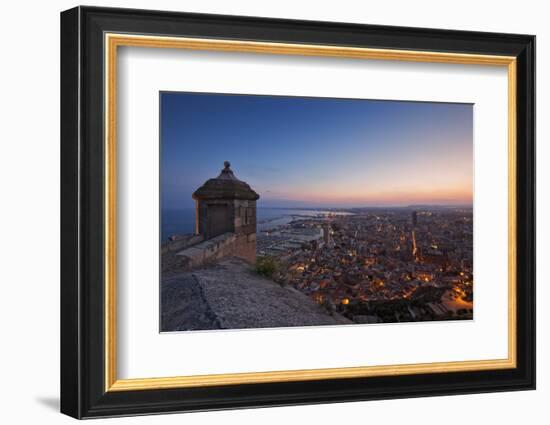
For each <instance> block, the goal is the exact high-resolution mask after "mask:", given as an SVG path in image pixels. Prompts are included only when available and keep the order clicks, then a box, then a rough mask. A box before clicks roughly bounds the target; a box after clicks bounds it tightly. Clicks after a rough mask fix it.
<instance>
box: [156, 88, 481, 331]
mask: <svg viewBox="0 0 550 425" xmlns="http://www.w3.org/2000/svg"><path fill="white" fill-rule="evenodd" d="M159 96H160V99H159V103H160V115H159V120H160V122H159V129H160V147H159V149H160V164H159V168H160V188H159V189H160V206H159V209H160V211H159V214H160V218H161V219H160V232H159V235H160V264H161V267H160V279H159V281H160V283H159V285H160V288H159V291H160V332H176V331H207V330H220V329H225V330H228V329H250V328H286V327H296V326H298V327H304V326H342V325H354V324H355V325H371V324H382V323H400V322H433V321H449V320H473V318H474V264H473V234H474V221H473V219H474V216H473V208H474V206H473V182H474V175H473V169H474V167H473V144H474V140H473V120H474V105H473V104H470V103H443V102H421V101H401V100H379V99H376V100H372V99H351V98H327V97H300V96H278V95H253V94H226V93H199V92H167V91H162V92H160V93H159Z"/></svg>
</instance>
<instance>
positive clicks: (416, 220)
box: [411, 211, 418, 227]
mask: <svg viewBox="0 0 550 425" xmlns="http://www.w3.org/2000/svg"><path fill="white" fill-rule="evenodd" d="M411 215H412V226H413V227H416V225H417V224H418V214H417V213H416V211H413V212H412V214H411Z"/></svg>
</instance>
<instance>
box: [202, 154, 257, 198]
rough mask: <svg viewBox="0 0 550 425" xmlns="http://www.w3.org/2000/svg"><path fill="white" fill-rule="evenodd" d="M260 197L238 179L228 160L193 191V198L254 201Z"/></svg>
mask: <svg viewBox="0 0 550 425" xmlns="http://www.w3.org/2000/svg"><path fill="white" fill-rule="evenodd" d="M259 197H260V195H258V194H257V193H256V192H254V191H253V190H252V189H251V188H250V186H249V185H248V184H247V183H245V182H243V181H242V180H239V179H238V178H237V177H235V174H233V170H231V164H230V163H229V161H225V162H224V168H223V170H222V171H221V172H220V175H219V176H218V177H216V178H213V179H209V180H207V181H206V182H205V183H204V184H203V185H202V186H201V187H199V188H198V189H197V190H196V191H195V192H194V193H193V199H197V200H203V199H243V200H249V201H255V200H257V199H258V198H259Z"/></svg>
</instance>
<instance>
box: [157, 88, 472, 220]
mask: <svg viewBox="0 0 550 425" xmlns="http://www.w3.org/2000/svg"><path fill="white" fill-rule="evenodd" d="M160 99H161V114H160V117H161V118H160V121H161V127H160V129H161V199H162V201H161V202H162V208H163V209H179V208H188V207H192V206H193V205H194V201H193V200H192V198H191V194H192V193H193V192H194V191H195V190H196V189H197V188H198V187H199V186H200V185H202V184H203V183H204V182H205V181H206V180H207V179H209V178H212V177H216V176H217V175H218V174H219V172H220V170H221V169H222V168H223V162H224V161H225V160H229V161H230V162H231V168H232V169H233V171H234V173H235V175H236V176H237V177H238V178H239V179H241V180H244V181H246V182H247V183H248V184H250V186H251V187H252V188H253V189H254V190H255V191H256V192H258V193H259V194H260V200H259V201H258V205H259V206H260V207H262V206H264V207H363V206H403V205H411V204H438V205H458V204H460V205H464V204H467V205H471V203H472V183H473V140H472V137H473V136H472V134H473V122H472V119H473V111H472V105H470V104H447V103H427V102H396V101H372V100H355V99H332V98H303V97H280V96H249V95H218V94H198V93H171V92H170V93H165V92H163V93H161V98H160Z"/></svg>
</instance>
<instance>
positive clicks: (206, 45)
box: [104, 33, 517, 391]
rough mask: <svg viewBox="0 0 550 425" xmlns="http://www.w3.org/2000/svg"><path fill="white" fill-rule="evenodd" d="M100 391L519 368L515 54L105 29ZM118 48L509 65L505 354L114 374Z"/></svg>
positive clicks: (115, 357) (115, 344)
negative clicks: (243, 370)
mask: <svg viewBox="0 0 550 425" xmlns="http://www.w3.org/2000/svg"><path fill="white" fill-rule="evenodd" d="M104 43H105V44H104V45H105V82H106V83H105V88H104V89H105V135H104V137H105V140H104V143H105V188H104V189H105V235H104V236H105V276H104V278H105V282H104V284H105V376H104V378H105V391H135V390H150V389H161V388H162V389H166V388H182V387H200V386H213V385H236V384H253V383H268V382H285V381H311V380H320V379H338V378H358V377H374V376H389V375H410V374H416V373H446V372H461V371H481V370H496V369H509V368H515V367H516V327H517V323H516V285H517V282H516V254H517V241H516V202H517V201H516V199H517V198H516V84H517V77H516V58H515V57H513V56H493V55H477V54H462V53H444V52H424V51H411V50H393V49H370V48H358V47H339V46H326V45H307V44H287V43H268V42H256V41H235V40H216V39H200V38H179V37H160V36H148V35H128V34H115V33H106V34H105V40H104ZM119 46H133V47H149V48H170V49H190V50H209V51H229V52H248V53H264V54H282V55H302V56H325V57H342V58H356V59H377V60H398V61H408V62H435V63H451V64H470V65H494V66H504V67H507V72H508V357H507V358H506V359H495V360H470V361H455V362H436V363H419V364H398V365H382V366H362V367H343V368H327V369H304V370H288V371H269V372H247V373H229V374H214V375H192V376H175V377H164V378H154V377H153V378H138V379H134V378H132V379H118V378H117V372H116V362H117V350H116V347H117V342H116V341H117V339H116V335H117V325H116V276H117V272H116V265H117V256H116V248H117V243H116V234H117V230H116V211H117V210H116V208H117V204H116V199H117V196H116V187H117V182H116V163H117V157H116V143H117V142H116V136H117V133H116V123H117V118H116V117H117V110H116V106H117V48H118V47H119Z"/></svg>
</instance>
